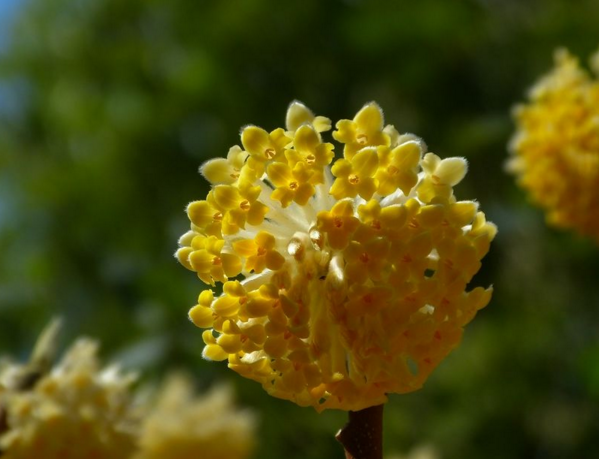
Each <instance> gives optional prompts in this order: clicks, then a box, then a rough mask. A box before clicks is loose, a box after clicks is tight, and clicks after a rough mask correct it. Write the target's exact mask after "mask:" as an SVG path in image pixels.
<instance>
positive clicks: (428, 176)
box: [177, 102, 496, 410]
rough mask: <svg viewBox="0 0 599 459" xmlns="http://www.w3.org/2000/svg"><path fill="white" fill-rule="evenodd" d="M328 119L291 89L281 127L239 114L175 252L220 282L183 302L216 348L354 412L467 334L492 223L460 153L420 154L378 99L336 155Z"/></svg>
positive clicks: (482, 299)
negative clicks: (468, 195) (234, 135)
mask: <svg viewBox="0 0 599 459" xmlns="http://www.w3.org/2000/svg"><path fill="white" fill-rule="evenodd" d="M290 120H291V121H290ZM329 126H330V121H329V120H327V119H326V118H324V117H317V116H314V115H313V113H312V112H311V111H310V110H309V109H308V108H306V107H305V106H304V105H303V104H301V103H299V102H294V103H292V104H291V105H290V107H289V109H288V113H287V126H286V129H283V128H278V129H275V130H274V131H271V132H267V131H265V130H263V129H261V128H259V127H256V126H247V127H245V128H244V129H243V130H242V132H241V143H242V146H243V148H242V147H239V146H237V147H233V148H232V149H231V150H230V152H229V156H228V158H227V159H226V160H224V159H216V160H211V161H208V162H207V163H206V164H205V165H204V166H203V167H202V169H201V170H202V173H203V174H204V176H205V177H206V179H207V180H208V181H209V182H210V183H211V184H212V189H211V191H210V192H209V193H208V196H207V198H206V199H205V200H202V201H195V202H192V203H191V204H189V206H188V207H187V213H188V216H189V218H190V220H191V230H190V231H189V232H187V233H186V234H184V235H183V236H182V237H181V239H180V241H179V243H180V249H179V250H178V251H177V258H178V259H179V261H180V262H181V264H183V265H184V266H185V267H186V268H188V269H190V270H192V271H194V272H196V273H197V275H198V276H199V278H200V279H201V280H203V281H204V282H205V283H207V284H209V285H211V286H215V285H216V283H222V284H223V286H222V290H223V293H222V294H220V295H218V296H217V295H216V294H215V292H214V291H213V290H212V289H208V290H204V291H203V292H202V293H201V294H200V295H199V298H198V304H197V305H196V306H195V307H193V308H192V309H191V311H190V313H189V316H190V319H191V320H192V321H193V322H194V323H195V324H196V325H197V326H198V327H200V328H206V329H207V330H205V331H204V333H203V339H204V342H205V347H204V351H203V355H204V357H205V358H206V359H210V360H228V364H229V367H230V368H231V369H233V370H235V371H236V372H238V373H239V374H241V375H242V376H245V377H247V378H250V379H253V380H256V381H258V382H260V383H261V384H262V385H263V387H264V389H265V390H266V391H267V392H268V393H269V394H271V395H273V396H275V397H280V398H283V399H288V400H292V401H294V402H295V403H297V404H299V405H301V406H313V407H315V408H316V409H317V410H323V409H327V408H338V409H344V410H360V409H363V408H366V407H369V406H373V405H377V404H380V403H384V402H385V401H386V400H387V395H386V394H388V393H405V392H411V391H414V390H417V389H418V388H420V387H421V386H422V384H423V383H424V382H425V380H426V379H427V377H428V376H429V374H430V373H431V371H432V370H433V369H434V368H435V367H436V366H437V365H438V364H439V363H440V362H441V361H442V360H443V358H445V356H447V354H448V353H449V352H450V351H451V350H452V349H453V348H455V347H456V346H457V345H458V343H459V341H460V338H461V336H462V329H463V327H464V325H466V324H467V323H468V322H469V321H470V320H472V318H473V317H474V316H475V314H476V312H477V311H478V310H479V309H481V308H483V307H484V306H485V305H486V304H487V303H488V302H489V300H490V297H491V289H490V288H489V289H484V288H481V287H478V288H475V289H474V290H472V291H467V290H466V285H467V284H468V282H470V280H471V279H472V276H473V275H474V274H475V273H476V272H477V271H478V270H479V268H480V266H481V263H480V260H481V258H482V257H483V256H484V255H485V254H486V253H487V251H488V250H489V245H490V242H491V240H492V239H493V237H494V236H495V233H496V227H495V226H494V225H493V224H492V223H488V222H486V221H485V216H484V214H483V213H482V212H480V211H478V204H477V203H476V202H474V201H457V200H456V198H455V196H454V194H453V187H454V186H455V185H457V184H458V183H459V182H460V181H461V180H462V178H463V177H464V175H465V174H466V169H467V167H466V161H465V159H463V158H447V159H441V158H439V157H438V156H436V155H434V154H433V153H426V146H425V145H424V143H423V142H422V141H421V140H420V139H419V138H418V137H416V136H414V135H411V134H404V135H399V133H398V132H397V131H396V130H395V128H394V127H393V126H385V124H384V121H383V112H382V110H381V109H380V107H379V106H378V105H377V104H376V103H369V104H367V105H365V106H364V107H363V108H362V109H361V110H360V111H359V112H358V113H357V115H356V116H355V117H354V119H353V120H341V121H339V122H338V123H337V130H336V131H335V132H334V133H333V137H334V138H335V139H336V140H337V141H339V142H341V143H343V144H344V155H343V156H344V157H343V158H341V159H338V160H337V161H335V162H334V163H333V164H332V167H331V166H330V165H331V163H332V161H333V158H334V151H333V150H334V146H333V144H331V143H327V142H325V141H324V140H323V138H322V132H325V131H326V130H327V128H328V127H329ZM425 153H426V154H425Z"/></svg>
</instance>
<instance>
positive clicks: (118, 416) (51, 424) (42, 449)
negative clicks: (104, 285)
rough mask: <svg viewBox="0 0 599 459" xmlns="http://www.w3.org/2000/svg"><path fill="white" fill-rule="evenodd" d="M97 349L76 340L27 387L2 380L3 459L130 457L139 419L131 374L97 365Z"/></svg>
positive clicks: (7, 379) (0, 397) (1, 449)
mask: <svg viewBox="0 0 599 459" xmlns="http://www.w3.org/2000/svg"><path fill="white" fill-rule="evenodd" d="M96 352H97V345H96V344H95V343H94V342H92V341H89V340H86V339H80V340H79V341H77V342H76V343H75V344H74V345H73V346H72V347H71V349H70V350H69V351H68V352H67V354H66V355H65V356H64V357H63V359H62V361H61V362H60V363H59V364H58V365H57V366H56V367H54V368H53V369H52V370H51V371H50V372H49V373H48V374H46V375H43V376H41V377H39V379H37V380H36V381H35V382H34V383H33V385H28V386H31V387H28V386H23V385H22V384H17V385H16V387H15V388H14V389H11V383H10V382H8V383H5V382H3V384H4V385H5V386H6V389H5V390H4V392H2V391H0V399H1V401H2V408H3V409H4V410H5V412H6V424H7V426H8V430H7V431H6V432H5V433H3V434H2V435H1V436H0V451H2V452H3V453H4V454H3V455H2V457H3V458H6V459H30V458H34V457H35V458H38V457H39V458H44V459H54V458H56V459H58V458H60V459H83V458H94V459H103V458H111V459H112V458H116V459H119V458H128V457H130V456H131V454H132V453H133V451H134V450H135V443H136V431H135V427H136V422H137V419H136V417H135V415H134V414H133V410H132V409H131V406H132V397H131V396H130V385H131V383H132V382H133V381H134V379H135V378H134V377H133V376H131V375H122V374H120V372H118V371H117V370H116V369H115V368H106V369H104V370H102V369H100V363H99V362H98V359H97V356H96ZM5 376H6V377H5V378H3V379H5V380H6V381H10V380H11V379H12V378H10V377H9V375H8V374H7V375H5ZM25 389H27V390H25Z"/></svg>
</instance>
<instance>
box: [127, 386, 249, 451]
mask: <svg viewBox="0 0 599 459" xmlns="http://www.w3.org/2000/svg"><path fill="white" fill-rule="evenodd" d="M255 425H256V422H255V417H254V415H253V414H252V413H250V412H248V411H242V410H239V409H236V408H235V406H234V404H233V397H232V391H231V388H230V387H228V386H219V387H216V388H214V389H212V390H211V391H210V392H208V393H207V394H206V395H204V396H201V397H197V396H195V395H194V391H193V386H192V384H191V381H190V380H189V378H188V377H186V376H184V375H180V374H178V375H172V376H171V377H170V378H169V379H168V380H167V381H166V383H165V385H164V387H163V388H162V389H161V391H160V393H159V395H158V399H157V400H156V402H155V403H153V404H152V407H151V409H150V411H149V413H148V416H147V417H146V418H145V420H144V422H143V425H142V428H141V435H140V442H139V450H138V453H137V454H136V455H135V456H133V458H134V459H195V458H197V457H201V458H202V459H224V458H227V459H244V458H247V457H249V456H250V455H251V453H252V451H253V449H254V446H255V441H254V438H255V432H254V431H255Z"/></svg>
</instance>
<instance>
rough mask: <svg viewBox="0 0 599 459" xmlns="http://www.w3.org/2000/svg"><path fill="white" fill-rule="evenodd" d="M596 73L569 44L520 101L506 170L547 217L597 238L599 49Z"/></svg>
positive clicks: (550, 221) (515, 112)
mask: <svg viewBox="0 0 599 459" xmlns="http://www.w3.org/2000/svg"><path fill="white" fill-rule="evenodd" d="M591 66H592V68H593V70H594V73H595V77H592V76H590V75H589V74H588V73H587V72H586V71H585V70H584V69H582V68H581V67H580V65H579V62H578V59H577V58H575V57H574V56H572V55H570V54H569V53H568V52H567V51H566V50H558V51H557V52H556V53H555V68H554V69H553V70H552V71H551V72H550V73H549V74H548V75H546V76H545V77H543V78H542V79H541V80H540V81H539V82H538V83H537V84H536V85H535V86H534V87H533V88H532V90H531V91H530V95H529V98H530V100H529V102H528V103H526V104H522V105H519V106H517V107H516V109H515V110H514V118H515V121H516V127H517V130H516V134H515V135H514V137H513V139H512V141H511V144H510V150H511V151H510V153H511V154H512V157H511V159H510V161H509V162H508V170H509V171H510V172H512V173H513V174H514V175H515V176H516V177H517V179H518V183H519V184H520V186H522V187H523V188H524V189H526V190H527V191H528V193H529V195H530V197H531V199H532V200H533V201H534V202H535V203H536V204H538V205H539V206H540V207H542V208H543V209H544V210H545V212H546V216H547V221H548V222H549V223H550V224H552V225H554V226H556V227H561V228H568V229H573V230H576V231H578V232H579V233H581V234H583V235H586V236H590V237H593V238H595V240H597V241H599V193H598V192H597V190H599V80H598V77H599V52H597V53H596V54H595V56H594V57H593V58H592V59H591Z"/></svg>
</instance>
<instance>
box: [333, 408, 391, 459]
mask: <svg viewBox="0 0 599 459" xmlns="http://www.w3.org/2000/svg"><path fill="white" fill-rule="evenodd" d="M384 407H385V405H384V404H382V405H375V406H371V407H369V408H364V409H363V410H360V411H350V412H349V420H348V422H347V424H345V425H344V426H343V428H341V430H339V432H337V435H335V438H336V439H337V441H338V442H339V443H341V444H342V445H343V448H344V449H345V458H346V459H382V458H383V408H384Z"/></svg>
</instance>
